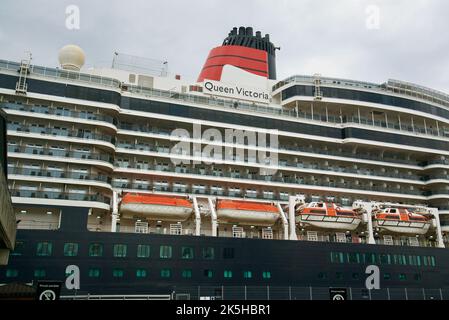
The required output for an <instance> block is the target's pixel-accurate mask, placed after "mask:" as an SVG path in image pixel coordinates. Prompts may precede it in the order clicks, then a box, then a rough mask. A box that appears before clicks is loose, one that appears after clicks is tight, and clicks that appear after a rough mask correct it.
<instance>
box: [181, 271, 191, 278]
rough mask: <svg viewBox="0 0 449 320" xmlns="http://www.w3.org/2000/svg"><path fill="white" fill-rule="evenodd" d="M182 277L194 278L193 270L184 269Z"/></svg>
mask: <svg viewBox="0 0 449 320" xmlns="http://www.w3.org/2000/svg"><path fill="white" fill-rule="evenodd" d="M182 277H183V278H192V270H190V269H186V270H182Z"/></svg>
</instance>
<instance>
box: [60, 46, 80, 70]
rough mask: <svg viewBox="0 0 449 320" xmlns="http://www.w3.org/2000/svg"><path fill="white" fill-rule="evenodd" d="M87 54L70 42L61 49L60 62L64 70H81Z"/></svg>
mask: <svg viewBox="0 0 449 320" xmlns="http://www.w3.org/2000/svg"><path fill="white" fill-rule="evenodd" d="M85 59H86V55H85V54H84V51H83V49H81V48H80V47H78V46H76V45H73V44H69V45H66V46H64V47H62V48H61V50H59V64H60V65H61V68H62V69H64V70H73V71H80V69H81V67H82V66H83V65H84V61H85Z"/></svg>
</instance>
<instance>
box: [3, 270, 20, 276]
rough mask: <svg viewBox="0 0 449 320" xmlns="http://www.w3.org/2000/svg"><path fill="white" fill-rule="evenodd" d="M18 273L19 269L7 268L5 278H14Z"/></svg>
mask: <svg viewBox="0 0 449 320" xmlns="http://www.w3.org/2000/svg"><path fill="white" fill-rule="evenodd" d="M18 275H19V270H17V269H7V270H6V277H7V278H16V277H17V276H18Z"/></svg>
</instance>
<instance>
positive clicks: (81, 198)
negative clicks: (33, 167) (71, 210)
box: [11, 189, 110, 204]
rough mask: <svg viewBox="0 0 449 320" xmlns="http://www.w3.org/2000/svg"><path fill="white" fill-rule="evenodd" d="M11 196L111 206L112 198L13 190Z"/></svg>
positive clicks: (84, 194)
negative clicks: (87, 202)
mask: <svg viewBox="0 0 449 320" xmlns="http://www.w3.org/2000/svg"><path fill="white" fill-rule="evenodd" d="M11 196H12V197H22V198H39V199H55V200H74V201H92V202H101V203H105V204H110V198H109V197H106V196H104V195H102V194H87V193H75V192H57V191H37V190H24V189H13V190H11Z"/></svg>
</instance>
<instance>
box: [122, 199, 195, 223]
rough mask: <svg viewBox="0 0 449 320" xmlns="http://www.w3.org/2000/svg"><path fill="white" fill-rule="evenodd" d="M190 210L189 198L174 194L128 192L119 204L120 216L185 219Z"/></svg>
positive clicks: (166, 219) (170, 219) (191, 206)
mask: <svg viewBox="0 0 449 320" xmlns="http://www.w3.org/2000/svg"><path fill="white" fill-rule="evenodd" d="M192 212H193V205H192V203H191V202H190V201H189V200H187V199H186V198H181V197H175V196H162V195H155V194H132V193H128V194H125V195H124V196H123V198H122V202H121V204H120V214H121V215H122V216H125V217H130V216H131V217H132V216H145V217H146V218H148V219H151V220H164V221H185V220H187V219H188V218H189V217H190V215H191V214H192Z"/></svg>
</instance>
